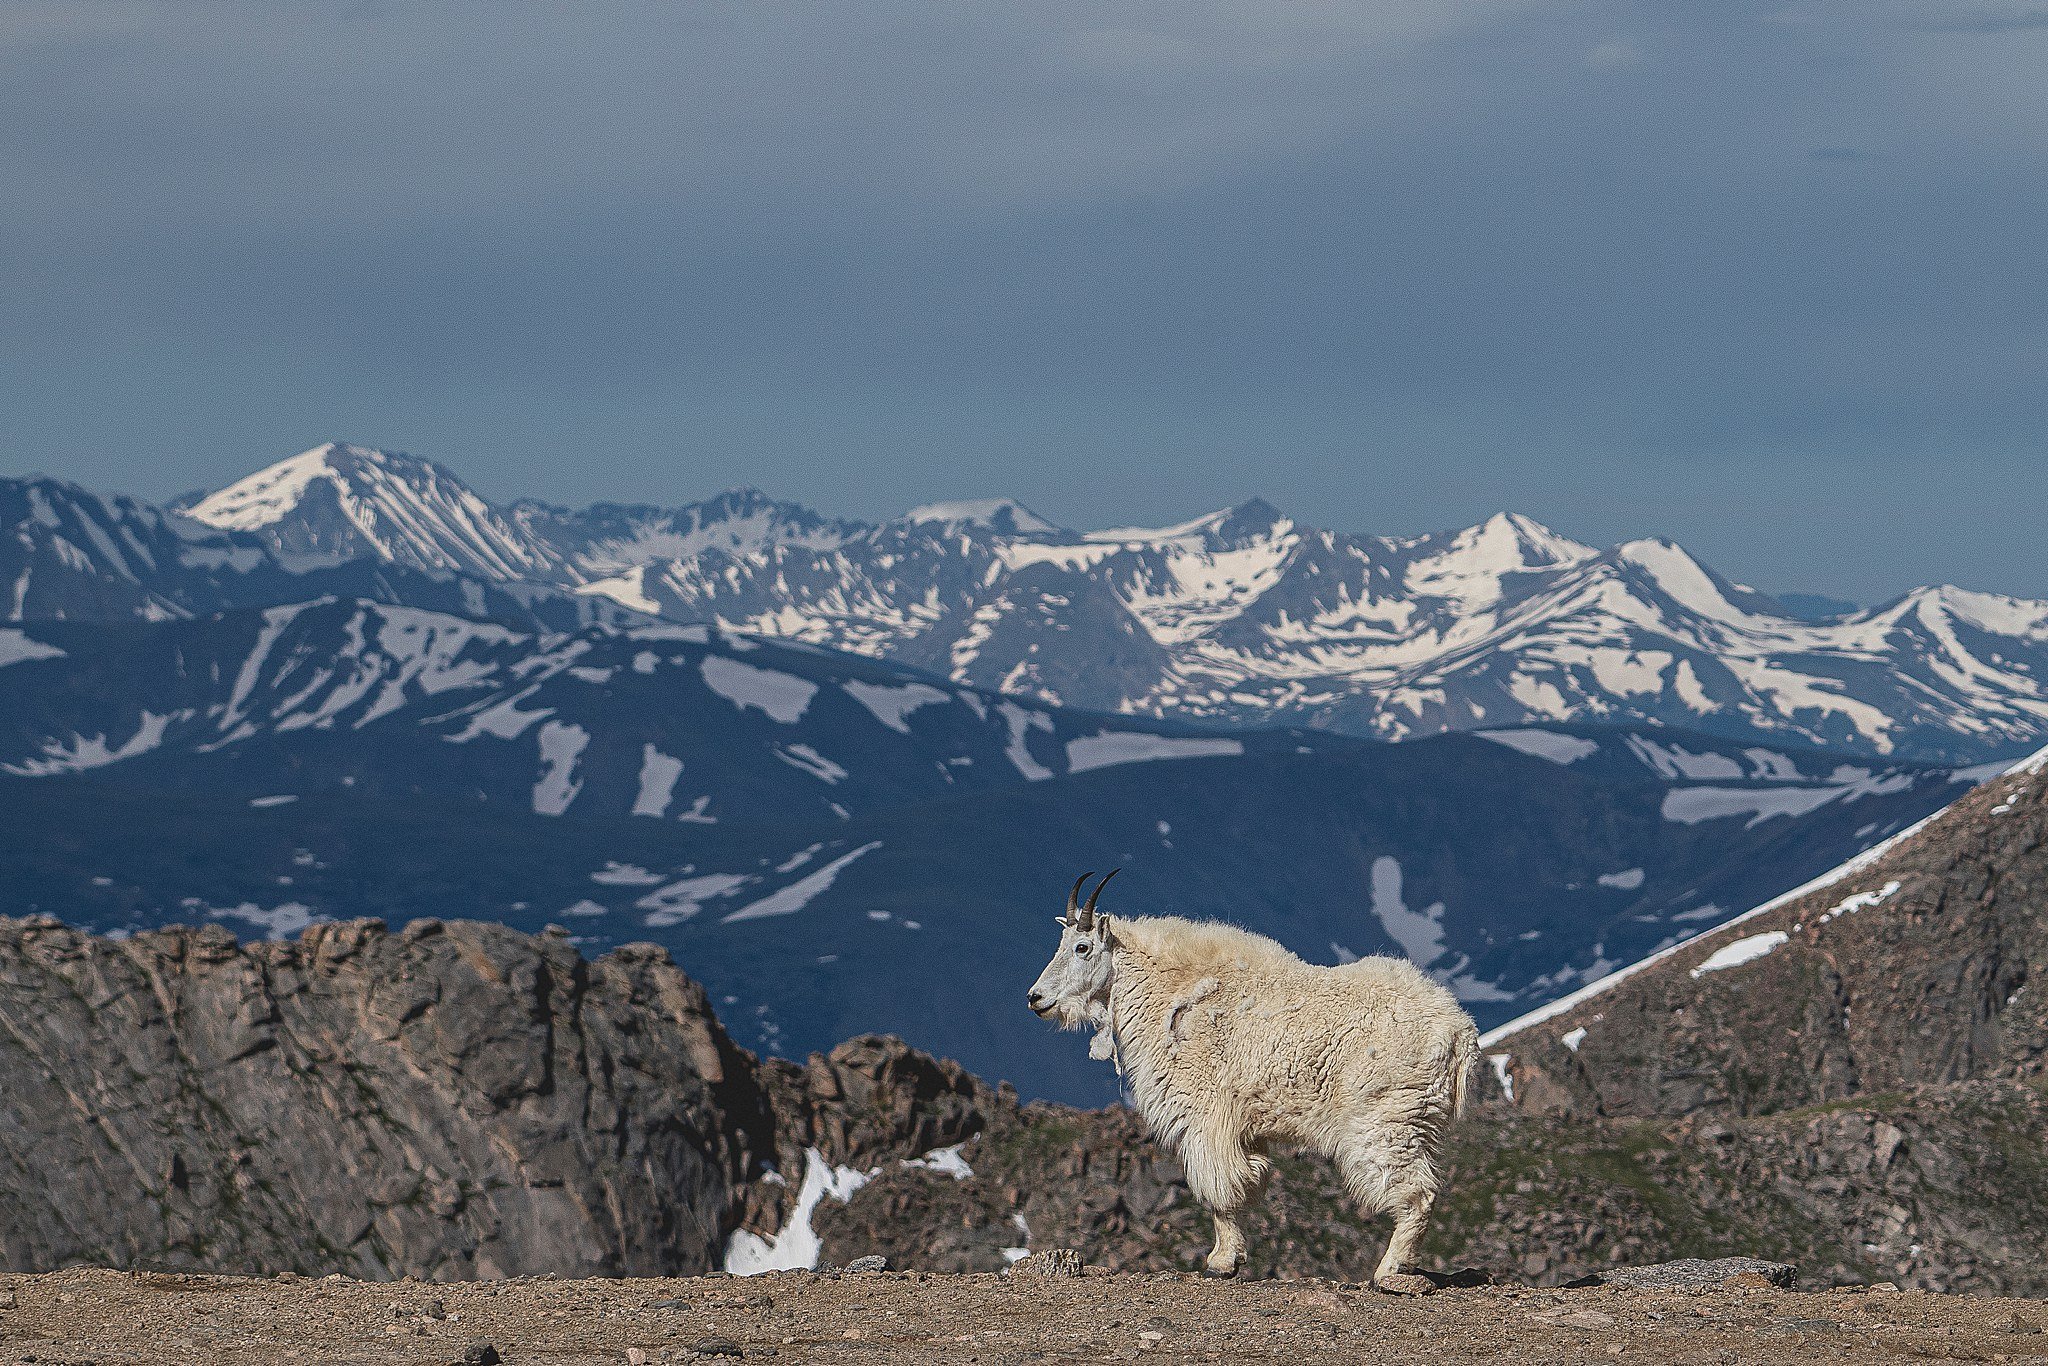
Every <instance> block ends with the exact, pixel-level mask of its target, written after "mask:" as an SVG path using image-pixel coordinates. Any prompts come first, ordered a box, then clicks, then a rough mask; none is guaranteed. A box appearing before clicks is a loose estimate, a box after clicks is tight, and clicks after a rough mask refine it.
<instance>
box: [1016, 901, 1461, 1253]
mask: <svg viewBox="0 0 2048 1366" xmlns="http://www.w3.org/2000/svg"><path fill="white" fill-rule="evenodd" d="M1090 876H1092V874H1083V876H1082V878H1081V880H1080V881H1078V882H1076V883H1075V884H1074V890H1073V891H1072V892H1070V893H1068V895H1067V912H1066V914H1065V915H1064V916H1061V917H1058V919H1059V921H1060V926H1061V929H1060V945H1059V949H1058V950H1057V951H1056V952H1055V953H1054V954H1053V957H1052V961H1051V962H1050V963H1048V964H1046V966H1045V971H1044V972H1042V973H1040V974H1039V977H1038V981H1037V982H1036V983H1035V984H1033V986H1032V988H1031V991H1030V993H1029V996H1028V998H1027V999H1028V1003H1029V1004H1030V1007H1031V1009H1032V1011H1033V1012H1034V1013H1035V1014H1037V1015H1038V1016H1039V1017H1040V1018H1042V1019H1056V1020H1058V1021H1059V1022H1060V1024H1061V1025H1063V1026H1064V1027H1066V1028H1069V1029H1073V1028H1079V1027H1082V1026H1084V1025H1089V1026H1093V1027H1094V1029H1095V1031H1096V1034H1095V1039H1094V1041H1093V1043H1092V1044H1091V1045H1090V1047H1089V1053H1090V1055H1091V1056H1093V1057H1096V1058H1102V1059H1111V1060H1114V1061H1115V1063H1116V1065H1117V1070H1118V1071H1119V1073H1121V1074H1122V1076H1123V1078H1124V1081H1125V1084H1126V1086H1127V1087H1128V1088H1129V1091H1130V1095H1131V1098H1132V1100H1133V1101H1134V1103H1135V1104H1136V1105H1137V1108H1138V1112H1139V1113H1140V1114H1141V1115H1143V1116H1144V1118H1145V1122H1146V1124H1147V1125H1148V1126H1149V1127H1150V1128H1151V1130H1152V1132H1153V1134H1154V1135H1155V1136H1156V1137H1157V1138H1158V1139H1159V1141H1160V1142H1161V1143H1163V1144H1164V1145H1165V1146H1167V1147H1168V1148H1170V1149H1172V1150H1173V1151H1175V1152H1176V1153H1178V1154H1179V1156H1180V1159H1181V1163H1182V1165H1183V1166H1184V1167H1185V1168H1186V1169H1187V1177H1188V1185H1189V1187H1190V1188H1192V1189H1193V1191H1194V1193H1195V1196H1196V1198H1197V1199H1199V1200H1200V1201H1201V1202H1202V1204H1203V1205H1204V1206H1206V1207H1207V1208H1208V1209H1209V1211H1210V1213H1211V1214H1213V1215H1214V1216H1215V1220H1216V1244H1215V1247H1214V1248H1213V1249H1212V1250H1211V1251H1210V1253H1209V1259H1208V1269H1209V1271H1210V1272H1211V1273H1212V1274H1214V1275H1219V1276H1230V1275H1235V1274H1236V1273H1237V1270H1238V1267H1239V1266H1240V1265H1241V1264H1242V1262H1243V1259H1244V1254H1245V1240H1244V1231H1243V1230H1242V1229H1241V1228H1239V1226H1238V1222H1237V1217H1238V1214H1239V1213H1240V1212H1241V1211H1242V1210H1244V1209H1245V1208H1246V1207H1247V1205H1248V1204H1249V1203H1250V1201H1251V1200H1252V1199H1253V1198H1254V1197H1255V1196H1256V1195H1257V1194H1258V1191H1259V1189H1260V1187H1261V1186H1262V1185H1263V1184H1264V1181H1265V1178H1266V1175H1267V1173H1268V1171H1269V1170H1270V1165H1271V1164H1270V1162H1269V1161H1268V1159H1267V1157H1266V1156H1265V1152H1264V1149H1265V1147H1266V1145H1267V1144H1268V1143H1269V1142H1276V1141H1277V1142H1282V1143H1293V1144H1299V1145H1301V1146H1302V1147H1305V1148H1309V1149H1312V1150H1314V1151H1316V1152H1319V1153H1322V1154H1323V1155H1324V1156H1326V1157H1328V1158H1330V1159H1331V1160H1332V1161H1334V1162H1335V1163H1336V1164H1337V1167H1338V1170H1339V1171H1340V1172H1341V1173H1342V1174H1343V1177H1344V1183H1345V1185H1346V1187H1348V1188H1349V1190H1350V1192H1351V1194H1352V1196H1353V1198H1355V1199H1356V1200H1357V1201H1358V1203H1359V1205H1360V1206H1361V1207H1362V1208H1363V1209H1364V1212H1365V1213H1366V1214H1368V1215H1372V1214H1378V1213H1381V1212H1390V1213H1392V1214H1393V1216H1394V1233H1393V1237H1392V1238H1391V1239H1389V1241H1388V1243H1387V1251H1386V1255H1385V1256H1384V1257H1382V1258H1381V1259H1380V1263H1379V1266H1378V1268H1377V1269H1376V1270H1375V1271H1374V1272H1373V1283H1374V1284H1375V1285H1377V1286H1379V1287H1380V1288H1381V1289H1383V1290H1389V1291H1394V1292H1396V1293H1418V1292H1423V1291H1427V1290H1428V1289H1430V1288H1431V1287H1430V1282H1429V1281H1428V1280H1427V1279H1425V1278H1424V1277H1422V1276H1419V1275H1413V1274H1409V1272H1408V1268H1409V1267H1410V1266H1411V1265H1412V1264H1413V1259H1414V1255H1415V1247H1416V1244H1417V1243H1418V1242H1420V1241H1421V1239H1422V1234H1423V1230H1424V1229H1425V1228H1426V1227H1427V1226H1428V1223H1429V1211H1430V1207H1431V1206H1432V1205H1433V1204H1434V1203H1435V1202H1436V1196H1437V1192H1438V1190H1439V1189H1440V1188H1441V1187H1442V1184H1443V1172H1442V1168H1441V1166H1440V1157H1441V1153H1442V1149H1443V1141H1444V1135H1445V1132H1446V1130H1448V1129H1449V1127H1450V1123H1451V1120H1452V1119H1453V1118H1454V1117H1455V1116H1456V1115H1457V1114H1458V1113H1459V1111H1460V1110H1462V1109H1463V1108H1464V1104H1465V1096H1466V1091H1467V1089H1468V1087H1469V1085H1470V1080H1471V1074H1472V1070H1473V1068H1474V1066H1475V1065H1476V1064H1477V1063H1478V1060H1479V1031H1478V1029H1477V1028H1476V1027H1475V1026H1474V1024H1473V1023H1472V1017H1471V1016H1470V1015H1468V1014H1466V1013H1465V1011H1464V1009H1463V1007H1461V1006H1460V1005H1459V1004H1458V1002H1457V999H1456V998H1455V997H1453V996H1452V995H1451V993H1450V992H1448V991H1446V990H1444V988H1443V987H1442V986H1440V985H1438V984H1437V983H1436V982H1433V981H1431V980H1430V979H1429V978H1428V977H1426V976H1424V975H1423V974H1422V973H1421V972H1419V971H1417V970H1416V969H1415V968H1414V967H1413V966H1412V965H1410V964H1408V963H1406V962H1403V961H1401V960H1399V959H1394V958H1364V959H1360V960H1359V961H1358V962H1355V963H1347V964H1345V965H1344V966H1342V967H1334V968H1326V967H1317V966H1314V965H1312V964H1309V963H1304V962H1303V961H1302V960H1301V959H1299V958H1296V957H1295V956H1294V955H1293V954H1291V953H1289V952H1288V951H1287V950H1286V949H1284V948H1282V947H1281V946H1280V945H1279V944H1277V943H1275V942H1274V941H1272V940H1271V939H1268V938H1266V937H1265V936H1263V935H1257V934H1252V933H1250V932H1249V931H1247V930H1241V929H1238V928H1236V927H1235V926H1232V925H1223V924H1216V923H1198V922H1195V921H1191V920H1183V919H1181V918H1179V917H1177V916H1144V917H1131V918H1126V917H1118V918H1117V919H1116V920H1115V922H1114V924H1112V922H1111V919H1110V917H1109V916H1108V915H1098V914H1097V913H1096V911H1095V904H1096V902H1097V901H1099V900H1100V899H1101V897H1102V888H1103V887H1104V886H1106V885H1107V884H1108V882H1109V879H1110V878H1111V877H1114V876H1116V874H1115V872H1111V873H1110V874H1109V875H1108V876H1106V877H1104V878H1103V879H1102V882H1101V883H1098V884H1097V885H1096V888H1095V893H1094V895H1093V896H1090V897H1089V898H1088V901H1087V904H1085V905H1082V904H1081V903H1080V893H1081V887H1082V885H1083V884H1084V883H1086V882H1087V880H1088V878H1089V877H1090Z"/></svg>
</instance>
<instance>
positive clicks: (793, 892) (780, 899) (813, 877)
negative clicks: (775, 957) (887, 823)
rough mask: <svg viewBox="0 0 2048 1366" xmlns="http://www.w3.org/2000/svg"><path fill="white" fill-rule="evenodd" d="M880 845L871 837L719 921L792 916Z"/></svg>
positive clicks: (730, 921)
mask: <svg viewBox="0 0 2048 1366" xmlns="http://www.w3.org/2000/svg"><path fill="white" fill-rule="evenodd" d="M881 847H882V842H881V841H880V840H871V841H869V842H868V843H866V844H863V845H862V846H861V847H860V848H858V849H856V850H854V851H853V852H852V853H850V854H841V855H840V856H839V857H838V858H836V859H833V860H832V861H831V862H830V863H828V864H826V865H825V866H824V867H823V868H820V869H819V870H818V871H817V872H815V873H812V874H810V875H809V876H808V877H802V878H799V879H797V880H796V881H795V882H792V883H790V884H789V885H788V886H787V887H783V888H781V889H779V890H777V891H775V892H772V893H770V894H769V895H767V896H764V897H762V898H761V899H760V900H759V901H756V902H754V903H752V904H751V905H747V906H742V907H740V908H739V909H738V910H736V911H734V912H733V913H732V914H731V915H729V916H726V917H725V918H724V919H723V920H721V921H719V923H720V924H721V925H730V924H733V923H734V922H736V921H741V920H760V919H763V918H765V917H768V916H774V915H794V914H796V913H797V912H798V911H800V910H802V909H803V908H804V907H805V906H808V905H809V904H810V903H811V902H812V901H813V900H814V899H815V898H816V897H817V896H818V895H819V894H820V893H822V892H824V891H825V890H826V889H827V888H828V887H830V886H831V885H832V883H833V882H834V881H835V880H836V879H837V878H838V877H839V874H840V873H841V871H843V870H844V869H845V868H846V867H847V866H848V865H849V864H851V863H852V862H853V861H854V860H855V859H857V858H860V857H861V856H862V855H864V854H869V853H872V852H873V851H875V850H877V849H879V848H881Z"/></svg>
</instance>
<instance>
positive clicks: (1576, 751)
mask: <svg viewBox="0 0 2048 1366" xmlns="http://www.w3.org/2000/svg"><path fill="white" fill-rule="evenodd" d="M1476 733H1477V734H1478V735H1479V736H1480V738H1481V739H1485V740H1491V741H1493V742H1494V743H1495V744H1497V745H1506V746H1507V747H1508V748H1509V749H1517V750H1520V751H1521V752H1522V753H1524V754H1532V755H1534V756H1535V757H1537V758H1538V759H1548V760H1550V762H1551V763H1553V764H1575V763H1577V762H1578V761H1579V760H1581V759H1584V758H1587V757H1588V756H1590V755H1594V754H1598V753H1599V752H1600V746H1599V745H1598V744H1596V743H1594V742H1593V741H1591V740H1587V739H1582V738H1581V737H1579V736H1576V735H1560V734H1558V733H1557V732H1556V731H1554V730H1482V731H1478V732H1476Z"/></svg>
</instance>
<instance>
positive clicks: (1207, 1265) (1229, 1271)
mask: <svg viewBox="0 0 2048 1366" xmlns="http://www.w3.org/2000/svg"><path fill="white" fill-rule="evenodd" d="M1238 1266H1239V1263H1237V1262H1216V1261H1208V1262H1204V1263H1202V1274H1203V1275H1204V1276H1214V1277H1215V1278H1216V1279H1217V1280H1219V1281H1227V1280H1229V1279H1230V1278H1231V1277H1233V1276H1235V1275H1236V1274H1237V1268H1238Z"/></svg>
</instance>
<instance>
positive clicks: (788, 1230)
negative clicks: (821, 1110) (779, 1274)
mask: <svg viewBox="0 0 2048 1366" xmlns="http://www.w3.org/2000/svg"><path fill="white" fill-rule="evenodd" d="M873 1175H874V1173H872V1172H860V1171H856V1170H854V1169H853V1168H852V1167H835V1166H833V1165H831V1164H830V1163H828V1162H827V1161H826V1160H825V1155H824V1154H823V1153H821V1152H819V1151H818V1150H817V1149H816V1148H806V1149H805V1150H804V1183H803V1185H802V1186H801V1187H800V1188H799V1189H798V1190H797V1195H796V1208H795V1209H794V1210H791V1211H790V1215H789V1218H788V1220H787V1221H786V1222H784V1224H783V1225H782V1231H781V1232H779V1233H773V1234H770V1235H768V1236H767V1237H765V1238H764V1237H762V1236H761V1235H760V1234H758V1233H753V1232H750V1231H748V1230H747V1229H743V1228H742V1229H735V1230H734V1231H733V1235H732V1239H731V1241H730V1242H728V1243H727V1244H726V1247H725V1269H726V1271H727V1272H729V1273H731V1274H732V1275H735V1276H758V1275H760V1274H761V1273H762V1272H764V1271H815V1270H817V1267H818V1252H819V1250H820V1247H821V1246H822V1245H821V1244H820V1243H819V1241H818V1235H817V1233H816V1231H815V1230H813V1229H812V1228H811V1216H812V1215H813V1214H815V1213H816V1212H817V1209H818V1205H819V1203H820V1202H821V1201H823V1200H824V1199H825V1197H827V1196H830V1197H831V1198H832V1199H834V1200H836V1201H838V1202H839V1203H840V1204H842V1205H843V1204H845V1203H846V1202H847V1201H849V1200H851V1199H853V1195H854V1192H855V1191H858V1190H859V1189H860V1188H861V1187H862V1186H865V1185H866V1184H867V1183H868V1179H869V1177H871V1176H873Z"/></svg>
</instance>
